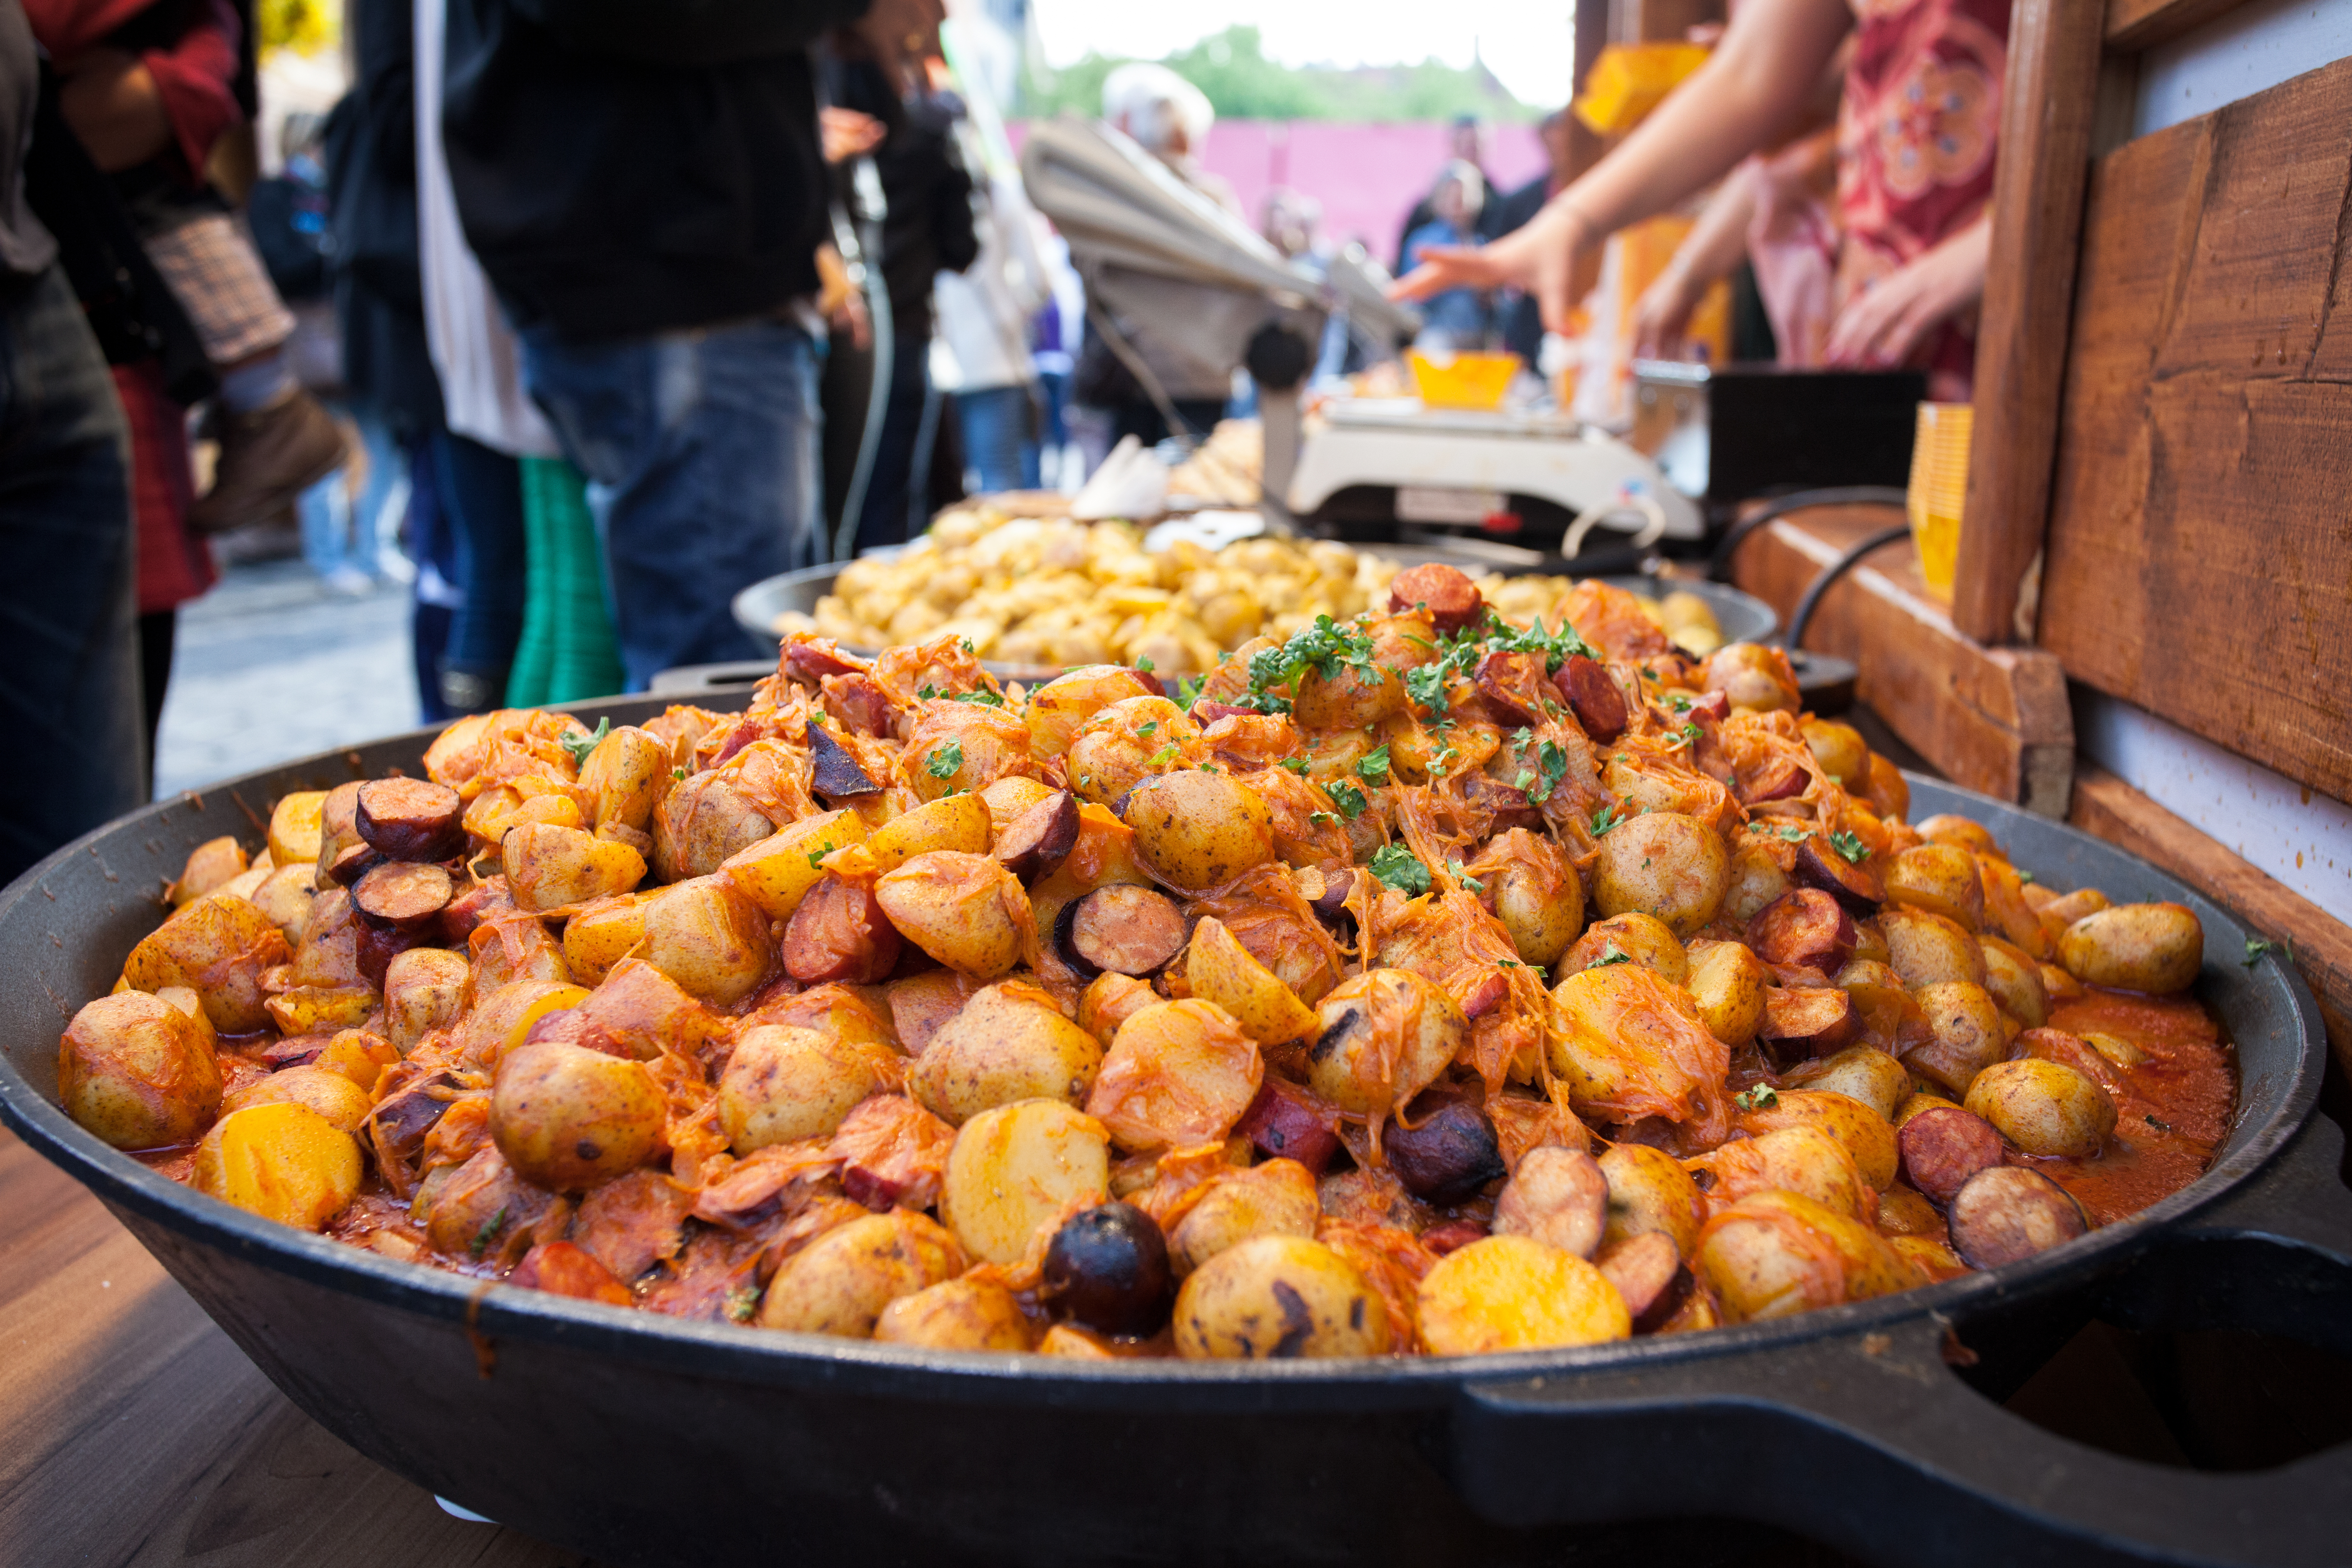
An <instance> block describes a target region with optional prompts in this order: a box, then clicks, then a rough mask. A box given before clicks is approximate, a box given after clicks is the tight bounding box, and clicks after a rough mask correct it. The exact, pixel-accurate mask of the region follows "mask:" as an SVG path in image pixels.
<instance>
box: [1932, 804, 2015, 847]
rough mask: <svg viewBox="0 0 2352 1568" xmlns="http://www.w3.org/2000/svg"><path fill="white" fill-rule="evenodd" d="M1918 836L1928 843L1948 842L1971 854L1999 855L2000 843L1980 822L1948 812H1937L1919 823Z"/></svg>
mask: <svg viewBox="0 0 2352 1568" xmlns="http://www.w3.org/2000/svg"><path fill="white" fill-rule="evenodd" d="M1918 833H1919V837H1922V838H1924V839H1926V840H1927V842H1928V843H1930V844H1948V845H1950V846H1951V847H1954V848H1955V849H1965V850H1967V851H1968V852H1969V854H1971V855H1999V854H2000V844H1999V843H1998V842H1997V841H1996V840H1995V839H1994V837H1993V836H1992V832H1991V830H1990V829H1989V828H1988V827H1986V826H1985V825H1984V824H1983V823H1981V822H1975V821H1972V820H1970V819H1969V818H1968V817H1965V816H1953V815H1952V814H1951V813H1949V812H1937V814H1936V815H1935V816H1930V817H1928V818H1927V819H1926V820H1924V821H1922V822H1921V823H1920V824H1919V828H1918Z"/></svg>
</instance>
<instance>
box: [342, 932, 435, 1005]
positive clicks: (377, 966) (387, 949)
mask: <svg viewBox="0 0 2352 1568" xmlns="http://www.w3.org/2000/svg"><path fill="white" fill-rule="evenodd" d="M353 923H354V924H355V925H356V926H357V927H358V928H359V941H358V942H357V943H355V944H354V946H353V950H352V959H353V962H354V963H355V964H356V966H357V967H358V969H359V972H360V978H361V979H362V980H364V981H366V982H367V983H368V984H370V985H372V986H373V987H375V989H377V990H378V991H381V990H383V972H384V971H385V970H387V969H389V968H391V967H392V961H393V960H394V959H395V958H398V957H399V956H400V955H401V954H402V953H404V952H407V951H408V950H409V949H410V948H412V947H425V946H428V945H430V944H431V942H432V940H433V937H434V935H435V934H436V933H435V932H432V931H404V930H403V929H402V928H401V927H399V926H395V925H378V924H376V923H375V922H374V921H366V920H362V921H354V922H353Z"/></svg>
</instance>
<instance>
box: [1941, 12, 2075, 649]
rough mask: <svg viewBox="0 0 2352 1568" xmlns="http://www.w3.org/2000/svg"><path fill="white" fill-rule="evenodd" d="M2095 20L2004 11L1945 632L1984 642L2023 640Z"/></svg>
mask: <svg viewBox="0 0 2352 1568" xmlns="http://www.w3.org/2000/svg"><path fill="white" fill-rule="evenodd" d="M2103 20H2104V18H2103V16H2102V15H2101V13H2100V10H2099V8H2098V7H2097V6H2096V5H2086V4H2084V0H2017V4H2016V5H2015V7H2014V8H2013V9H2012V10H2011V13H2010V25H2009V72H2008V76H2007V78H2006V79H2005V81H2004V83H2003V85H2002V88H2001V106H2000V163H1999V166H1998V168H1997V170H1996V172H1995V174H1994V176H1993V191H1992V258H1991V263H1990V267H1989V268H1987V271H1986V275H1985V295H1984V309H1983V311H1982V313H1981V315H1980V317H1979V327H1978V331H1977V371H1976V395H1975V403H1976V433H1975V438H1974V447H1973V450H1972V451H1971V453H1970V457H1969V491H1968V500H1967V503H1966V507H1965V510H1964V512H1963V516H1964V517H1965V518H1966V520H1967V521H1965V523H1964V524H1963V526H1962V527H1961V529H1960V549H1959V563H1958V567H1957V568H1956V570H1955V572H1954V575H1953V585H1952V624H1953V625H1954V626H1958V628H1959V629H1960V631H1961V632H1963V633H1964V634H1966V635H1967V636H1969V637H1973V638H1975V639H1976V640H1977V641H1978V642H1980V643H1985V644H1989V645H1990V644H1996V643H2005V642H2021V641H2025V640H2027V639H2028V638H2030V637H2031V636H2032V626H2031V625H2028V626H2024V627H2022V628H2021V627H2020V626H2018V624H2017V623H2018V620H2019V615H2018V605H2019V595H2020V591H2021V589H2023V588H2025V587H2026V584H2027V580H2028V578H2029V577H2030V576H2031V575H2032V573H2033V569H2034V564H2035V561H2036V558H2037V557H2038V556H2039V555H2040V554H2041V552H2042V521H2043V519H2044V518H2045V517H2046V516H2047V515H2048V512H2049V506H2050V469H2051V460H2052V458H2053V456H2054V455H2055V453H2056V450H2057V440H2058V396H2059V389H2060V385H2061V384H2062V382H2063V376H2064V372H2065V356H2064V354H2063V352H2061V345H2062V344H2063V343H2064V342H2066V323H2067V319H2068V317H2069V315H2070V314H2071V312H2072V310H2073V308H2074V243H2075V237H2076V235H2077V233H2078V232H2079V230H2080V227H2081V225H2082V217H2083V182H2084V175H2085V174H2086V173H2087V171H2088V168H2089V163H2090V156H2091V128H2092V121H2093V119H2094V111H2095V108H2096V106H2097V99H2098V92H2097V88H2098V74H2099V40H2100V36H2101V32H2102V30H2103V28H2102V24H2103Z"/></svg>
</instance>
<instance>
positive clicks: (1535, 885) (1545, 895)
mask: <svg viewBox="0 0 2352 1568" xmlns="http://www.w3.org/2000/svg"><path fill="white" fill-rule="evenodd" d="M1479 860H1480V865H1479V866H1478V868H1477V870H1478V874H1479V877H1480V879H1481V880H1482V881H1484V882H1485V883H1486V895H1485V897H1486V902H1487V904H1488V906H1489V907H1490V908H1492V909H1493V910H1494V911H1495V918H1496V920H1497V921H1501V922H1502V925H1503V929H1504V930H1505V931H1508V932H1509V933H1510V935H1511V945H1512V946H1513V947H1514V948H1517V950H1518V954H1519V962H1520V963H1532V964H1537V965H1539V966H1541V967H1543V968H1546V969H1549V968H1550V967H1551V966H1552V965H1553V964H1556V963H1559V955H1560V954H1561V953H1563V952H1567V951H1568V944H1569V943H1570V942H1574V941H1575V940H1576V933H1577V932H1578V931H1582V930H1583V929H1584V884H1583V882H1582V881H1580V879H1578V877H1577V875H1576V868H1574V867H1572V866H1570V864H1569V863H1568V857H1567V856H1565V855H1563V854H1561V853H1560V849H1559V846H1558V845H1557V844H1555V843H1553V842H1552V841H1551V840H1550V839H1549V838H1539V837H1537V836H1536V835H1534V834H1533V833H1530V832H1528V830H1527V829H1526V828H1524V827H1514V828H1510V829H1507V831H1505V832H1503V833H1500V834H1497V835H1496V837H1494V839H1493V840H1492V841H1490V842H1489V843H1488V845H1487V847H1486V850H1485V852H1483V853H1482V854H1481V855H1480V857H1479ZM1490 863H1496V864H1493V866H1492V868H1490Z"/></svg>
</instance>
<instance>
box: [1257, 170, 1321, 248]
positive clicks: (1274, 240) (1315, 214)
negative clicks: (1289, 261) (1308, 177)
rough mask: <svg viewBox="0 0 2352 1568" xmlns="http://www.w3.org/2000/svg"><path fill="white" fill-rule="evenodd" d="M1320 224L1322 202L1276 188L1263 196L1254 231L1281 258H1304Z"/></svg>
mask: <svg viewBox="0 0 2352 1568" xmlns="http://www.w3.org/2000/svg"><path fill="white" fill-rule="evenodd" d="M1322 222H1323V204H1322V203H1320V202H1318V201H1317V200H1316V199H1315V198H1314V197H1313V196H1310V195H1305V194H1304V193H1302V192H1299V191H1294V190H1292V189H1291V188H1290V187H1288V186H1287V185H1276V186H1275V187H1274V188H1273V189H1272V190H1270V191H1268V192H1266V194H1265V216H1264V218H1263V219H1262V221H1261V222H1260V223H1259V225H1258V232H1259V233H1260V234H1263V235H1264V236H1265V237H1266V240H1267V242H1268V243H1270V244H1271V245H1272V246H1273V247H1275V248H1276V250H1279V251H1280V252H1282V254H1283V255H1285V256H1304V255H1306V254H1307V252H1308V251H1310V250H1313V249H1314V248H1315V231H1316V229H1317V228H1318V226H1320V225H1321V224H1322Z"/></svg>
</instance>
